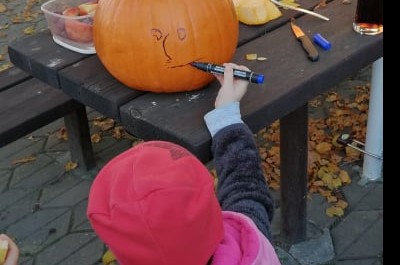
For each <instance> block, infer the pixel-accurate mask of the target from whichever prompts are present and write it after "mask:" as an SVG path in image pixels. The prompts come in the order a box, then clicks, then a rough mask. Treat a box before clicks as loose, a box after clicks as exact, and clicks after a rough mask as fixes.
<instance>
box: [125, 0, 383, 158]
mask: <svg viewBox="0 0 400 265" xmlns="http://www.w3.org/2000/svg"><path fill="white" fill-rule="evenodd" d="M354 12H355V4H353V5H343V4H342V2H341V1H340V0H338V1H334V2H331V3H330V4H329V5H328V7H326V8H325V9H321V11H320V13H321V14H324V15H326V16H328V17H332V18H335V19H332V20H330V21H329V22H326V21H322V20H320V19H316V18H315V17H312V16H302V17H301V18H299V19H298V20H297V21H296V23H297V24H298V25H299V26H301V27H302V28H303V30H304V31H305V32H306V34H308V35H309V36H310V37H311V36H312V34H313V33H317V32H319V33H321V34H322V35H323V36H324V37H325V38H327V39H328V40H329V41H331V43H332V49H331V50H329V51H323V50H322V49H319V51H320V59H319V61H318V62H311V61H309V60H308V59H307V57H306V54H305V52H304V51H303V49H302V47H301V45H300V43H299V42H298V41H297V40H296V39H295V37H294V36H293V33H292V31H291V29H290V26H289V24H288V25H287V26H283V27H281V28H279V29H277V30H275V31H273V32H271V33H270V34H267V35H265V36H262V37H260V38H257V39H256V40H254V41H252V42H250V43H248V44H245V45H243V46H241V47H239V48H238V50H237V52H236V55H235V57H234V60H233V61H234V62H236V63H238V64H244V65H247V66H248V67H249V68H250V69H252V70H253V71H255V72H259V73H264V74H265V82H264V84H262V85H255V84H251V85H250V87H249V91H248V93H247V94H246V95H245V97H244V98H243V100H242V102H241V110H242V114H243V118H244V120H245V121H246V123H247V124H248V125H249V126H250V128H251V129H252V130H253V131H254V132H257V131H258V130H260V129H261V128H263V127H265V126H266V125H268V124H270V123H272V122H273V121H275V120H277V119H280V118H282V117H284V116H285V115H287V114H288V113H290V112H292V111H294V110H296V109H297V108H299V107H301V106H303V105H304V104H305V103H307V101H308V100H310V99H312V98H313V97H315V96H317V95H319V94H321V93H322V92H324V91H326V90H328V89H330V88H332V87H333V86H334V85H335V84H337V83H338V82H340V81H342V80H343V79H345V78H346V77H349V76H350V75H352V74H355V73H356V72H357V71H358V70H359V69H361V68H363V67H365V66H367V65H368V64H369V63H371V62H373V61H375V60H376V59H378V58H379V57H381V56H383V35H378V36H363V35H359V34H356V33H355V32H353V30H352V27H351V25H352V20H353V17H354ZM254 52H257V53H258V54H259V55H262V56H265V57H267V58H268V60H267V61H263V62H260V61H245V59H244V55H245V54H247V53H254ZM217 89H218V84H216V83H215V82H214V83H212V84H211V85H209V86H207V87H206V88H205V89H201V90H199V91H197V92H191V93H186V94H184V98H186V99H190V98H195V100H191V101H189V100H183V99H184V98H181V97H180V96H178V97H177V96H176V95H158V94H154V93H147V94H145V95H143V96H141V97H138V98H135V99H133V100H132V101H130V102H129V103H127V104H126V105H124V106H122V108H121V118H122V123H123V124H124V125H125V126H126V129H127V130H128V131H129V132H131V133H132V134H134V135H136V136H137V137H139V138H144V139H153V138H155V137H157V139H160V138H161V139H162V138H164V139H167V140H173V141H175V142H177V143H179V144H181V145H183V146H185V147H187V148H189V150H191V151H194V153H195V155H197V156H198V157H199V158H200V159H202V160H203V161H208V160H209V159H210V156H209V152H208V151H207V150H208V148H209V144H210V136H209V134H208V132H207V129H206V127H205V125H204V122H203V116H204V114H205V113H206V112H208V111H209V110H211V109H212V107H213V102H214V100H215V95H216V92H217ZM152 102H155V103H156V104H153V103H152Z"/></svg>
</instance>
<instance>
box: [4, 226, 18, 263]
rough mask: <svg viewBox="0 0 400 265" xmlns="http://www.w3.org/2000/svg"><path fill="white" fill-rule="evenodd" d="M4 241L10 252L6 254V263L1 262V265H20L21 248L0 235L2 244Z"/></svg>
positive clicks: (5, 236)
mask: <svg viewBox="0 0 400 265" xmlns="http://www.w3.org/2000/svg"><path fill="white" fill-rule="evenodd" d="M3 240H4V241H6V242H7V243H8V250H7V252H6V256H5V258H6V259H5V261H4V263H1V261H0V265H17V264H18V258H19V248H18V246H17V245H16V244H15V242H14V241H13V240H12V239H11V238H9V237H8V236H7V235H4V234H1V235H0V242H1V241H3Z"/></svg>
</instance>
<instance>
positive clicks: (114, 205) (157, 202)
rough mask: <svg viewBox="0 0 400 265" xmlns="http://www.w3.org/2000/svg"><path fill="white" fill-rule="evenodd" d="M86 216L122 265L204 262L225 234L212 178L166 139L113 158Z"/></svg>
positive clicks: (96, 185)
mask: <svg viewBox="0 0 400 265" xmlns="http://www.w3.org/2000/svg"><path fill="white" fill-rule="evenodd" d="M87 215H88V218H89V220H90V222H91V224H92V227H93V229H94V230H95V232H96V233H97V235H98V236H99V237H100V238H101V239H102V240H103V241H104V242H105V243H106V244H107V245H108V247H109V248H110V249H111V250H112V251H113V253H114V254H115V256H116V257H117V259H118V261H119V262H120V264H121V265H136V264H146V265H151V264H154V265H171V264H176V265H180V264H190V265H197V264H198V265H205V264H206V263H207V261H208V259H209V258H210V257H211V256H212V255H213V252H214V250H215V249H216V247H217V245H218V244H219V243H220V241H221V240H222V237H223V228H222V215H221V209H220V206H219V203H218V200H217V198H216V196H215V193H214V185H213V179H212V176H211V175H210V173H209V172H208V170H207V168H206V167H205V166H204V165H203V164H202V163H201V162H200V161H199V160H198V159H197V158H196V157H194V156H193V155H192V154H191V153H190V152H188V151H187V150H186V149H184V148H182V147H180V146H178V145H175V144H172V143H169V142H162V141H150V142H145V143H142V144H139V145H137V146H135V147H134V148H131V149H129V150H128V151H125V152H124V153H122V154H120V155H118V156H117V157H115V158H114V159H113V160H111V161H110V162H109V163H108V164H107V165H106V166H105V167H104V168H103V169H102V170H101V171H100V173H99V174H98V175H97V177H96V179H95V180H94V182H93V185H92V187H91V190H90V194H89V203H88V210H87Z"/></svg>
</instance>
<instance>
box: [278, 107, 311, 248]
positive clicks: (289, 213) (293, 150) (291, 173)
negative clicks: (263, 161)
mask: <svg viewBox="0 0 400 265" xmlns="http://www.w3.org/2000/svg"><path fill="white" fill-rule="evenodd" d="M280 160H281V222H282V223H281V225H282V226H281V232H282V240H283V241H284V242H285V243H288V244H293V243H297V242H300V241H303V240H305V239H306V236H307V233H306V232H307V231H306V225H307V220H306V218H307V179H308V178H307V167H308V105H307V104H305V105H303V106H301V107H300V108H298V109H297V110H295V111H293V112H292V113H289V114H288V115H286V116H285V117H283V118H282V119H281V120H280Z"/></svg>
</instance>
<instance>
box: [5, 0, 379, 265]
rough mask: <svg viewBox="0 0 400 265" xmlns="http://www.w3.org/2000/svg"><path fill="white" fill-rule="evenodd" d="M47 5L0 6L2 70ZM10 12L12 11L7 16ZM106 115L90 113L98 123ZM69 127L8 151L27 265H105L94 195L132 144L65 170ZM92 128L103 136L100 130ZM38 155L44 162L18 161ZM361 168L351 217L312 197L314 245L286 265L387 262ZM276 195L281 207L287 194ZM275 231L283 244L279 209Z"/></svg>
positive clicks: (100, 148)
mask: <svg viewBox="0 0 400 265" xmlns="http://www.w3.org/2000/svg"><path fill="white" fill-rule="evenodd" d="M43 2H44V1H30V0H0V54H1V55H2V56H1V57H0V59H1V60H0V70H1V69H2V68H6V67H8V65H9V61H8V56H7V54H6V51H7V44H8V43H9V42H10V41H12V40H15V39H17V38H21V37H24V36H25V34H30V33H34V32H37V31H40V30H43V29H45V28H46V22H45V20H44V18H43V15H42V14H41V13H40V12H39V10H40V8H39V7H40V4H42V3H43ZM2 6H4V7H5V8H6V10H3V11H1V10H2ZM24 12H25V13H24ZM25 20H28V21H25ZM18 21H19V23H17V24H15V22H18ZM13 22H14V23H13ZM369 77H370V69H369V68H366V69H363V70H362V71H360V72H359V73H358V74H357V75H356V76H354V77H353V78H350V79H348V80H345V81H343V82H342V83H341V84H339V85H338V86H336V87H334V88H333V89H334V90H335V91H338V92H340V93H343V94H346V93H351V88H352V87H353V86H354V85H357V84H358V85H359V84H361V85H362V84H367V83H368V82H369ZM310 112H311V113H310V115H321V113H322V114H323V113H325V112H326V110H324V109H323V106H321V107H320V108H313V109H311V110H310ZM98 116H100V115H99V114H98V113H96V112H94V111H92V110H89V120H90V122H91V124H92V123H93V121H94V120H95V118H96V117H98ZM62 126H63V120H62V119H60V120H58V121H55V122H53V123H51V124H49V125H47V126H45V127H43V128H41V129H39V130H37V131H35V132H34V133H32V134H29V136H27V137H23V138H21V139H19V140H17V141H15V142H13V143H11V144H9V145H7V146H5V147H3V148H1V149H0V233H7V234H9V235H10V236H12V237H13V238H14V239H15V240H16V241H17V242H18V245H19V246H20V248H21V263H20V264H22V265H28V264H29V265H55V264H57V265H69V264H82V265H97V264H101V256H102V254H103V253H104V251H105V249H106V248H105V246H104V245H103V244H102V243H101V241H100V240H99V239H98V238H97V237H96V235H95V234H94V233H93V231H92V229H91V227H90V225H89V223H88V221H87V219H86V216H85V211H86V206H87V195H88V191H89V187H90V185H91V182H92V180H93V178H94V177H95V175H96V173H97V172H98V170H99V169H100V168H101V167H102V166H103V165H104V164H105V163H106V162H107V161H109V160H110V159H111V158H112V157H114V156H116V155H117V154H119V153H121V152H122V151H124V150H126V149H127V148H129V147H130V146H131V145H132V141H131V140H129V139H122V140H116V139H114V138H113V137H112V136H111V135H104V136H103V140H102V141H101V142H100V143H98V144H94V145H93V147H94V152H95V157H96V162H97V166H96V168H95V169H93V170H91V171H88V172H86V171H82V170H81V169H79V168H78V169H75V170H72V171H69V172H65V168H64V166H65V164H66V163H67V162H68V161H69V151H68V145H67V143H66V142H65V141H62V140H59V139H58V138H57V137H56V136H57V134H56V132H57V131H58V130H59V128H61V127H62ZM91 130H95V129H94V127H93V126H91ZM30 155H35V156H36V160H35V161H33V162H30V163H13V161H16V160H18V159H21V158H24V157H27V156H30ZM361 165H362V163H352V164H344V165H342V167H344V168H346V169H347V170H348V171H349V172H350V175H351V178H352V183H351V184H350V185H348V186H346V187H344V188H343V190H342V192H343V196H344V197H345V198H346V200H347V201H348V203H349V207H348V208H347V209H346V212H345V215H344V216H342V217H336V218H330V217H328V216H327V215H326V214H325V209H326V208H327V202H326V200H325V199H324V198H322V197H321V196H319V195H312V196H311V198H310V200H309V201H308V206H307V213H308V216H307V219H308V227H307V231H308V238H309V239H308V240H307V241H305V242H302V243H299V244H296V245H293V246H291V248H290V249H288V248H285V249H283V248H278V251H279V255H280V258H281V261H282V264H284V265H289V264H290V265H298V264H302V265H303V264H304V265H305V264H307V265H312V264H337V265H350V264H352V265H378V264H383V182H375V183H368V184H367V185H365V186H360V185H359V184H357V183H358V180H359V179H360V172H361V170H362V169H361ZM274 195H275V196H276V199H277V205H278V206H279V192H274ZM293 221H294V222H295V220H293ZM273 227H274V229H273V232H274V235H275V237H276V238H279V230H280V216H279V208H278V209H277V211H276V217H275V219H274V222H273ZM277 242H279V240H277Z"/></svg>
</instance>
